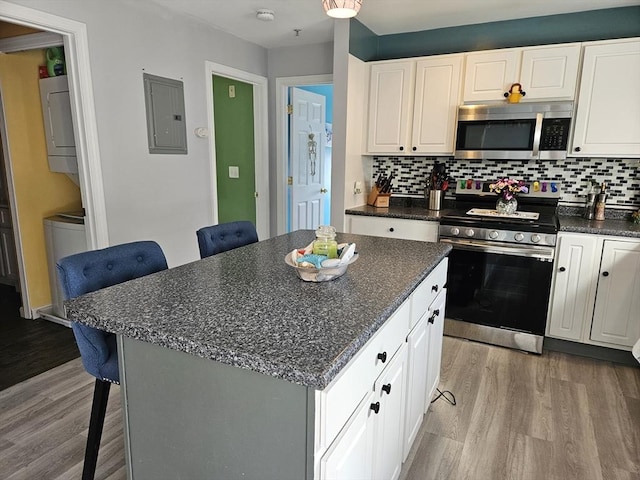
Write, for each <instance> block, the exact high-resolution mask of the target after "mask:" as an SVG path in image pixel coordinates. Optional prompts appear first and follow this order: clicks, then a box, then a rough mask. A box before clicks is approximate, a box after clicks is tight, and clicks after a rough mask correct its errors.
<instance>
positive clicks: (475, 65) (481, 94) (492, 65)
mask: <svg viewBox="0 0 640 480" xmlns="http://www.w3.org/2000/svg"><path fill="white" fill-rule="evenodd" d="M519 70H520V49H519V48H518V49H513V48H509V49H504V50H495V51H489V52H474V53H468V54H467V56H466V59H465V74H464V98H463V99H464V101H465V102H487V101H499V100H504V92H506V91H508V90H509V87H510V86H511V84H512V83H515V82H517V78H518V72H519ZM525 91H526V88H525Z"/></svg>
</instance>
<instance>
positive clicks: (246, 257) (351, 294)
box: [65, 230, 451, 389]
mask: <svg viewBox="0 0 640 480" xmlns="http://www.w3.org/2000/svg"><path fill="white" fill-rule="evenodd" d="M314 238H315V235H314V232H313V231H310V230H299V231H297V232H293V233H290V234H287V235H281V236H279V237H275V238H271V239H269V240H265V241H262V242H258V243H254V244H251V245H248V246H246V247H242V248H239V249H236V250H232V251H229V252H225V253H222V254H219V255H214V256H213V257H209V258H206V259H204V260H199V261H196V262H193V263H189V264H186V265H182V266H179V267H176V268H172V269H169V270H165V271H163V272H159V273H156V274H153V275H149V276H147V277H143V278H139V279H135V280H132V281H129V282H126V283H123V284H120V285H115V286H113V287H109V288H106V289H103V290H99V291H97V292H93V293H89V294H87V295H84V296H82V297H78V298H76V299H73V300H70V301H68V302H65V305H66V306H67V312H68V317H69V319H71V320H77V321H80V322H82V323H86V324H87V325H91V326H93V327H97V328H100V329H102V330H106V331H108V332H113V333H116V334H121V335H125V336H127V337H131V338H133V339H137V340H141V341H144V342H149V343H152V344H156V345H160V346H163V347H166V348H171V349H174V350H178V351H181V352H186V353H190V354H193V355H196V356H199V357H203V358H207V359H211V360H216V361H219V362H222V363H226V364H229V365H233V366H236V367H241V368H246V369H250V370H254V371H256V372H260V373H263V374H266V375H271V376H273V377H277V378H282V379H285V380H288V381H291V382H294V383H298V384H301V385H305V386H308V387H311V388H315V389H323V388H324V387H326V386H327V385H328V384H329V383H330V382H331V380H332V379H333V378H334V377H335V376H336V375H337V374H338V372H340V370H341V369H342V368H343V367H344V366H345V365H346V364H347V362H348V361H349V360H350V359H351V358H352V357H353V356H354V355H355V354H356V353H357V351H358V350H359V349H360V348H361V347H362V346H363V345H364V344H365V343H366V342H367V340H369V338H371V337H372V336H373V334H374V333H375V332H376V331H377V330H378V329H379V328H380V327H381V326H382V325H383V324H384V323H385V321H386V320H387V319H388V318H389V317H390V316H391V314H392V313H393V312H394V311H395V310H396V309H397V308H398V307H399V306H400V305H401V304H402V302H403V301H404V300H405V299H407V298H408V296H409V295H410V294H411V292H412V291H413V290H414V289H415V288H416V287H417V286H418V284H419V283H420V282H421V281H422V280H423V279H424V278H426V277H427V275H428V274H429V273H430V272H431V271H432V270H433V269H434V268H435V267H436V265H437V264H438V263H439V262H440V260H441V259H442V258H444V257H445V256H446V255H447V254H448V253H449V251H450V249H451V247H450V246H448V245H444V244H438V243H428V242H417V241H408V240H395V239H388V238H381V237H369V236H361V235H352V234H342V233H339V234H338V235H337V240H338V242H355V243H356V247H357V251H358V253H359V258H358V260H357V261H356V262H354V263H353V264H351V265H350V266H349V269H348V271H347V273H346V274H345V275H344V276H342V277H340V278H338V279H336V280H333V281H329V282H323V283H307V282H303V281H302V280H300V279H299V278H298V277H297V276H296V273H295V271H294V270H293V269H292V268H291V267H289V266H288V265H287V264H285V262H284V257H285V255H286V254H287V253H288V252H290V251H291V250H293V249H294V248H300V247H304V246H305V245H307V244H309V243H310V242H311V241H312V240H313V239H314Z"/></svg>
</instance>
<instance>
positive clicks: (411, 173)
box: [372, 157, 640, 208]
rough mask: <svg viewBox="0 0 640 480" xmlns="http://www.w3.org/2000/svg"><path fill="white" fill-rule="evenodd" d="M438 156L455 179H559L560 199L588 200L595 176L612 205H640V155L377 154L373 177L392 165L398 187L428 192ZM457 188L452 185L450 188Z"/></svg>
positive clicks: (405, 191) (410, 192)
mask: <svg viewBox="0 0 640 480" xmlns="http://www.w3.org/2000/svg"><path fill="white" fill-rule="evenodd" d="M435 162H438V163H445V164H446V165H447V172H448V173H449V175H450V176H451V177H453V179H454V180H457V181H459V180H463V179H477V180H484V181H491V180H495V179H497V178H499V177H505V176H508V177H514V178H517V179H522V180H525V181H526V182H533V181H534V180H538V181H540V182H556V183H557V184H558V185H559V186H560V190H561V192H562V197H561V199H560V203H561V204H583V203H584V199H585V195H586V192H587V190H588V188H589V185H590V183H589V182H590V181H591V180H592V179H593V180H595V181H596V182H597V183H598V185H600V184H601V183H602V182H605V183H606V184H607V192H608V193H609V198H608V199H607V205H609V206H610V207H622V208H624V207H627V208H637V207H638V206H640V160H638V159H618V158H593V159H590V158H567V159H565V160H544V161H528V160H522V161H519V160H508V161H504V160H455V159H453V158H446V157H437V158H431V157H373V165H372V177H373V179H375V178H377V176H378V174H380V173H386V174H389V173H391V171H393V173H394V175H395V176H396V179H395V180H394V188H393V193H394V194H395V195H403V196H423V195H424V189H425V186H426V181H427V179H428V178H429V175H430V174H431V170H432V168H433V165H434V163H435ZM451 191H452V190H451V189H450V192H451Z"/></svg>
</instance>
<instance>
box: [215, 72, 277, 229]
mask: <svg viewBox="0 0 640 480" xmlns="http://www.w3.org/2000/svg"><path fill="white" fill-rule="evenodd" d="M205 70H206V75H207V78H206V84H205V85H206V88H207V118H208V122H209V132H210V133H209V151H210V159H211V161H210V168H211V172H210V176H211V177H210V178H211V189H210V191H211V205H212V206H213V215H212V219H211V221H212V223H213V224H216V223H218V186H217V185H218V183H217V176H216V138H215V137H216V136H215V117H214V114H213V76H214V75H217V76H219V77H225V78H230V79H232V80H238V81H240V82H244V83H249V84H252V85H253V130H254V149H255V152H254V154H255V164H256V171H255V172H256V173H255V175H256V180H255V182H256V183H255V189H256V192H257V194H258V196H257V197H256V230H257V231H258V237H259V238H260V239H261V240H265V239H267V238H269V236H270V235H269V142H268V139H269V118H268V112H267V109H268V103H267V102H268V91H267V78H266V77H261V76H260V75H256V74H254V73H249V72H244V71H242V70H238V69H235V68H232V67H227V66H226V65H221V64H219V63H213V62H209V61H207V62H205Z"/></svg>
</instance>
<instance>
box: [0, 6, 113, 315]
mask: <svg viewBox="0 0 640 480" xmlns="http://www.w3.org/2000/svg"><path fill="white" fill-rule="evenodd" d="M0 12H2V13H1V14H0V20H3V21H6V22H10V23H15V24H19V25H24V26H27V27H32V28H38V29H42V30H47V31H50V32H54V33H58V34H60V35H62V37H63V40H64V50H65V59H66V63H67V65H68V66H69V68H67V76H68V79H69V97H70V100H71V109H72V112H73V128H74V131H75V141H76V156H77V158H78V175H79V183H80V194H81V197H82V204H83V205H84V208H85V214H86V217H85V226H86V231H87V246H88V248H89V249H95V248H102V247H106V246H108V244H109V233H108V228H107V214H106V206H105V198H104V185H103V179H102V168H101V163H100V150H99V147H98V128H97V123H96V113H95V105H94V102H93V83H92V80H91V67H90V62H89V58H90V55H89V41H88V37H87V26H86V25H85V24H84V23H81V22H77V21H74V20H70V19H68V18H63V17H59V16H56V15H51V14H49V13H45V12H41V11H39V10H34V9H32V8H28V7H23V6H20V5H16V4H14V3H9V2H6V1H4V0H0ZM1 88H2V86H1V85H0V89H1ZM3 117H4V112H3ZM3 124H4V121H3ZM9 143H10V142H9V139H8V138H7V139H6V144H5V147H7V148H6V150H5V161H6V164H7V187H8V191H9V195H10V196H11V215H12V218H13V222H14V237H15V242H16V251H17V256H18V270H19V273H20V288H21V290H22V291H21V295H22V309H23V310H22V315H23V316H25V317H26V318H34V316H37V313H36V312H35V309H32V307H31V302H30V299H29V289H28V285H27V278H26V275H25V262H24V254H23V251H22V235H21V232H20V223H19V221H18V220H19V215H18V207H17V205H16V195H15V185H14V182H13V170H12V169H11V160H10V155H11V151H10V150H9V148H8V147H9Z"/></svg>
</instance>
